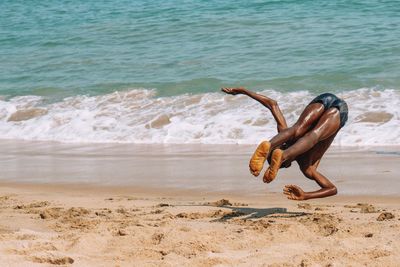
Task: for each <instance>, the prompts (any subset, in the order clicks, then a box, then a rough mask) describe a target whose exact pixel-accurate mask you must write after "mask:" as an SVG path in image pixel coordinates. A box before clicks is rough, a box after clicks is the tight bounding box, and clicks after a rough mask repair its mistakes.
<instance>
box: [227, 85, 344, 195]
mask: <svg viewBox="0 0 400 267" xmlns="http://www.w3.org/2000/svg"><path fill="white" fill-rule="evenodd" d="M222 91H223V92H225V93H227V94H231V95H237V94H244V95H247V96H249V97H251V98H253V99H254V100H256V101H258V102H259V103H261V104H262V105H264V106H265V107H266V108H268V109H269V110H270V111H271V113H272V115H273V117H274V118H275V121H276V122H277V129H278V134H277V135H276V136H274V137H273V138H272V139H271V140H269V141H263V142H262V143H261V144H260V145H259V146H258V147H257V149H256V151H255V152H254V154H253V156H252V158H251V160H250V164H249V167H250V172H251V173H252V174H253V175H254V176H258V175H259V174H260V172H261V170H262V168H263V165H264V163H265V161H266V160H268V162H269V163H270V166H269V167H268V169H267V171H266V172H265V174H264V177H263V181H264V182H266V183H270V182H272V181H273V180H274V179H275V177H276V175H277V173H278V170H279V168H282V167H289V166H290V164H291V162H292V161H294V160H296V161H297V163H298V164H299V167H300V170H301V171H302V173H303V174H304V175H305V176H306V177H307V178H309V179H312V180H314V181H316V182H317V183H318V185H319V186H320V187H321V189H319V190H317V191H312V192H304V191H303V190H302V189H301V188H300V187H299V186H297V185H292V184H290V185H286V186H285V187H284V189H283V193H284V194H285V195H287V197H288V198H289V199H292V200H306V199H311V198H322V197H328V196H332V195H335V194H337V188H336V186H335V185H334V184H333V183H331V181H329V180H328V178H327V177H325V176H324V175H322V174H321V173H320V172H318V171H317V168H318V165H319V162H320V161H321V158H322V156H323V155H324V154H325V152H326V150H327V149H328V148H329V147H330V145H331V144H332V142H333V139H334V138H335V136H336V134H337V133H338V132H339V130H340V129H341V128H342V127H343V126H344V124H345V123H346V121H347V113H348V109H347V104H346V102H344V101H343V100H342V99H340V98H338V97H336V96H335V95H333V94H329V93H326V94H322V95H319V96H317V97H316V98H315V99H314V100H312V101H311V102H310V104H308V105H307V107H306V108H305V109H304V111H303V112H302V114H301V115H300V117H299V119H298V120H297V122H296V123H295V124H294V125H293V126H291V127H287V124H286V120H285V117H284V116H283V114H282V112H281V110H280V108H279V106H278V103H277V102H276V101H275V100H273V99H271V98H269V97H266V96H264V95H260V94H257V93H254V92H252V91H250V90H247V89H245V88H222Z"/></svg>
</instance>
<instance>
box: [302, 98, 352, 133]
mask: <svg viewBox="0 0 400 267" xmlns="http://www.w3.org/2000/svg"><path fill="white" fill-rule="evenodd" d="M312 103H321V104H323V105H324V108H325V110H327V109H329V108H331V107H335V108H337V109H338V110H339V114H340V128H342V127H343V126H344V125H345V124H346V121H347V119H348V113H349V111H348V107H347V103H346V102H345V101H344V100H343V99H340V98H339V97H337V96H335V95H334V94H331V93H325V94H322V95H319V96H317V97H316V98H314V99H313V100H312V101H311V102H310V104H312Z"/></svg>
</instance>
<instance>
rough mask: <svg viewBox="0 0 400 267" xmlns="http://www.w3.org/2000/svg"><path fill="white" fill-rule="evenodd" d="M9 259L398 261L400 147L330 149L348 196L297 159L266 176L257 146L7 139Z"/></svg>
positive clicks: (1, 202) (3, 224)
mask: <svg viewBox="0 0 400 267" xmlns="http://www.w3.org/2000/svg"><path fill="white" fill-rule="evenodd" d="M2 145H3V154H2V155H1V160H0V162H1V166H0V167H1V168H2V178H1V179H2V181H1V182H0V211H1V214H2V216H1V217H0V259H1V265H2V266H54V265H66V266H398V262H399V261H400V242H399V241H398V240H400V231H399V230H400V206H399V203H400V196H399V190H400V187H399V182H398V181H397V180H398V174H399V173H400V172H399V167H398V164H397V163H398V159H399V154H398V152H397V151H396V150H387V149H377V148H375V149H371V150H369V151H360V150H354V149H351V150H343V149H341V150H338V149H336V150H333V151H331V152H330V153H329V154H328V155H327V157H326V158H324V161H323V162H322V163H321V166H320V169H321V171H322V172H323V173H325V174H327V175H328V176H330V177H332V180H333V181H334V183H336V184H337V186H338V188H339V195H338V196H334V197H330V198H325V199H317V200H309V201H302V202H297V201H290V200H288V199H286V198H285V196H284V195H283V194H281V193H280V192H281V190H282V187H283V185H284V184H287V183H295V184H298V185H301V186H303V187H304V189H307V190H308V189H313V188H316V186H315V185H314V184H313V182H312V181H310V180H307V179H305V178H303V177H302V176H301V174H300V173H299V171H298V169H297V167H296V166H293V167H292V168H291V169H288V170H283V171H282V172H281V173H280V174H279V176H278V179H277V180H276V181H274V182H273V183H271V184H268V185H266V184H263V183H262V182H261V181H260V179H256V178H253V177H251V176H250V175H249V174H248V172H247V160H248V156H249V154H251V153H249V149H250V151H251V149H253V146H145V145H143V146H129V145H104V144H102V145H100V144H99V145H88V146H85V145H78V144H76V145H73V144H57V143H53V144H51V143H40V142H36V143H33V142H19V143H13V142H8V143H7V142H5V143H3V144H2Z"/></svg>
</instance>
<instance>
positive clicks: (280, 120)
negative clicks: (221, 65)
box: [221, 87, 287, 132]
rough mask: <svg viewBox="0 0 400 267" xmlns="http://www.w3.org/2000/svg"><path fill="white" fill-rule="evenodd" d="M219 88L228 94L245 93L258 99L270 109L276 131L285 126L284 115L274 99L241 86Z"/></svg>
mask: <svg viewBox="0 0 400 267" xmlns="http://www.w3.org/2000/svg"><path fill="white" fill-rule="evenodd" d="M221 90H222V92H224V93H227V94H230V95H237V94H242V95H247V96H248V97H251V98H253V99H254V100H256V101H258V102H259V103H261V104H262V105H263V106H264V107H266V108H268V109H269V110H270V111H271V113H272V116H274V119H275V121H276V123H277V128H278V132H280V131H282V130H284V129H286V128H287V124H286V120H285V117H284V116H283V114H282V111H281V109H280V108H279V106H278V102H276V101H275V100H273V99H271V98H269V97H267V96H264V95H260V94H257V93H254V92H252V91H250V90H247V89H245V88H243V87H239V88H222V89H221Z"/></svg>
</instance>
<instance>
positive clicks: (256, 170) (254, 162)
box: [249, 141, 271, 176]
mask: <svg viewBox="0 0 400 267" xmlns="http://www.w3.org/2000/svg"><path fill="white" fill-rule="evenodd" d="M270 147H271V144H270V142H268V141H263V142H261V144H259V145H258V147H257V149H256V151H254V154H253V156H252V157H251V159H250V163H249V168H250V172H251V174H253V175H254V176H258V175H259V174H260V172H261V170H262V168H263V167H264V162H265V160H266V159H267V157H268V153H269V149H270Z"/></svg>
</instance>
